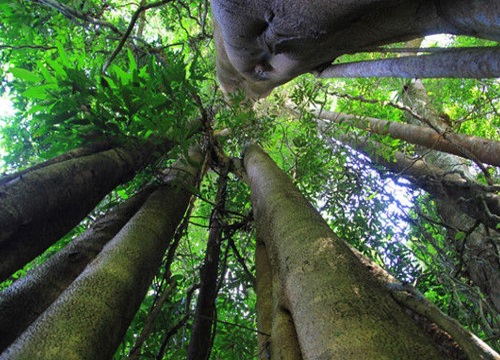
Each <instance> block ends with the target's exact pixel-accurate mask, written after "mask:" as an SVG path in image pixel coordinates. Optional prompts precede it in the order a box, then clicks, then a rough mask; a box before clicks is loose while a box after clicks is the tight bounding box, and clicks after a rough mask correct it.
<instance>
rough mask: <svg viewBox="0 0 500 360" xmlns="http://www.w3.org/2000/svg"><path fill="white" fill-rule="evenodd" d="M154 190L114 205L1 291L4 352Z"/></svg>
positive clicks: (0, 334) (0, 336) (0, 346)
mask: <svg viewBox="0 0 500 360" xmlns="http://www.w3.org/2000/svg"><path fill="white" fill-rule="evenodd" d="M152 191H153V188H152V187H151V188H150V189H148V190H147V191H143V192H141V193H140V194H137V195H135V196H134V197H132V198H130V199H129V200H127V201H126V202H124V203H122V204H120V205H118V206H116V207H115V208H113V209H112V210H111V211H110V212H109V213H107V214H105V215H103V216H102V217H101V218H99V219H97V220H96V221H95V222H94V224H93V225H92V227H91V228H90V229H89V230H87V231H86V232H85V233H83V234H82V235H80V236H78V237H77V238H76V239H75V240H73V241H72V242H71V243H70V244H69V245H67V246H66V247H65V248H64V249H62V250H61V251H59V252H58V253H57V254H55V255H54V256H53V257H51V258H50V259H49V260H47V261H46V262H44V263H43V264H42V265H40V266H39V267H37V268H35V269H33V270H32V271H30V272H29V273H28V274H27V275H26V276H25V277H23V278H21V279H19V280H18V281H16V282H15V283H14V284H12V285H11V286H10V287H9V288H7V289H5V290H4V291H2V292H1V293H0V352H2V351H3V350H5V348H6V347H7V346H8V345H9V344H10V343H12V342H13V341H14V340H15V339H16V338H17V337H18V336H19V335H20V334H21V333H22V332H23V331H24V330H25V329H26V328H27V327H28V326H29V325H30V324H31V323H32V322H33V321H35V320H36V318H37V317H38V316H39V315H40V314H42V313H43V312H44V311H45V310H46V309H47V308H48V307H49V306H50V304H52V303H53V302H54V301H55V300H56V299H57V297H58V296H59V295H60V294H61V293H62V292H63V291H64V290H65V289H66V288H67V287H68V286H69V285H70V284H71V283H72V282H73V280H75V279H76V277H77V276H78V275H80V273H81V272H82V271H83V269H85V267H86V266H87V264H88V263H89V262H91V261H92V260H93V259H94V258H95V257H96V256H97V254H98V253H99V252H100V251H101V250H102V248H103V246H104V245H105V244H106V243H107V242H108V241H109V240H111V239H112V238H113V237H114V236H115V235H116V234H117V233H118V231H120V229H121V228H122V227H123V226H124V225H125V224H126V223H127V222H128V221H129V220H130V218H131V217H132V216H133V215H134V214H135V213H136V212H137V210H138V209H139V208H140V207H141V206H142V204H143V203H144V201H145V200H146V199H147V197H148V196H149V195H150V194H151V192H152Z"/></svg>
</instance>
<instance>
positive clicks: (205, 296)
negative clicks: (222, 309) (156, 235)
mask: <svg viewBox="0 0 500 360" xmlns="http://www.w3.org/2000/svg"><path fill="white" fill-rule="evenodd" d="M228 169H229V168H228V166H227V165H226V166H224V167H223V169H222V170H221V172H220V174H219V181H218V190H217V195H216V199H215V206H214V209H213V211H212V214H211V216H210V231H209V235H208V242H207V250H206V252H205V260H204V261H203V266H202V267H201V269H200V279H201V286H200V292H199V294H198V300H197V303H196V311H195V318H194V322H193V327H192V330H191V338H190V341H189V347H188V353H187V359H189V360H206V359H208V358H209V357H210V351H211V345H212V340H213V331H212V328H213V326H215V321H214V317H215V314H216V311H215V310H216V308H215V299H216V297H217V276H218V272H219V260H220V246H221V240H222V232H223V227H224V220H223V218H222V217H223V216H224V215H223V212H224V207H225V204H226V188H227V180H228V178H227V175H228Z"/></svg>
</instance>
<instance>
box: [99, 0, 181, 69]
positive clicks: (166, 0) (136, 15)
mask: <svg viewBox="0 0 500 360" xmlns="http://www.w3.org/2000/svg"><path fill="white" fill-rule="evenodd" d="M171 1H173V0H161V1H157V2H154V3H151V4H149V5H144V6H143V5H140V6H139V7H138V8H137V10H136V11H135V13H134V15H132V19H131V20H130V23H129V24H128V28H127V30H126V31H125V33H124V34H123V36H122V38H121V40H120V43H119V44H118V46H117V47H116V48H115V50H114V51H113V53H112V54H111V56H110V57H109V59H108V60H107V61H106V64H104V66H103V69H102V72H103V73H105V72H106V70H107V69H108V67H109V65H111V63H112V62H113V60H114V59H115V58H116V56H117V55H118V54H119V53H120V51H121V50H122V48H123V45H125V42H126V41H127V39H128V37H129V36H130V34H131V33H132V30H134V26H135V23H136V22H137V20H138V19H139V16H140V15H141V13H142V12H143V11H146V10H149V9H152V8H155V7H159V6H162V5H165V4H167V3H169V2H171Z"/></svg>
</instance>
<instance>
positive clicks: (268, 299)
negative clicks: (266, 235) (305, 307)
mask: <svg viewBox="0 0 500 360" xmlns="http://www.w3.org/2000/svg"><path fill="white" fill-rule="evenodd" d="M255 293H256V295H257V331H258V334H257V343H258V354H259V359H260V360H267V359H269V358H271V348H270V345H271V331H272V326H273V325H272V321H273V273H272V270H271V264H270V263H269V259H268V257H267V251H266V245H265V244H264V243H263V242H261V241H259V240H257V245H256V247H255Z"/></svg>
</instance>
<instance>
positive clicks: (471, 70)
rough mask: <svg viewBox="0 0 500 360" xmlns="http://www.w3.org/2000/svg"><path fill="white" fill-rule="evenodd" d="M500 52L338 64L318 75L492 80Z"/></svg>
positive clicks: (450, 53) (499, 66) (495, 49)
mask: <svg viewBox="0 0 500 360" xmlns="http://www.w3.org/2000/svg"><path fill="white" fill-rule="evenodd" d="M499 59H500V48H498V47H492V48H491V49H467V50H448V51H443V52H442V53H436V54H432V55H419V56H406V57H401V58H393V59H383V60H369V61H359V62H352V63H343V64H342V63H340V64H336V65H332V66H329V67H327V68H326V69H324V70H321V71H320V72H319V73H318V76H319V77H321V78H334V77H337V78H359V77H401V78H409V79H412V78H416V77H418V78H440V77H441V78H473V79H481V78H494V77H499V76H500V60H499Z"/></svg>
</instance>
